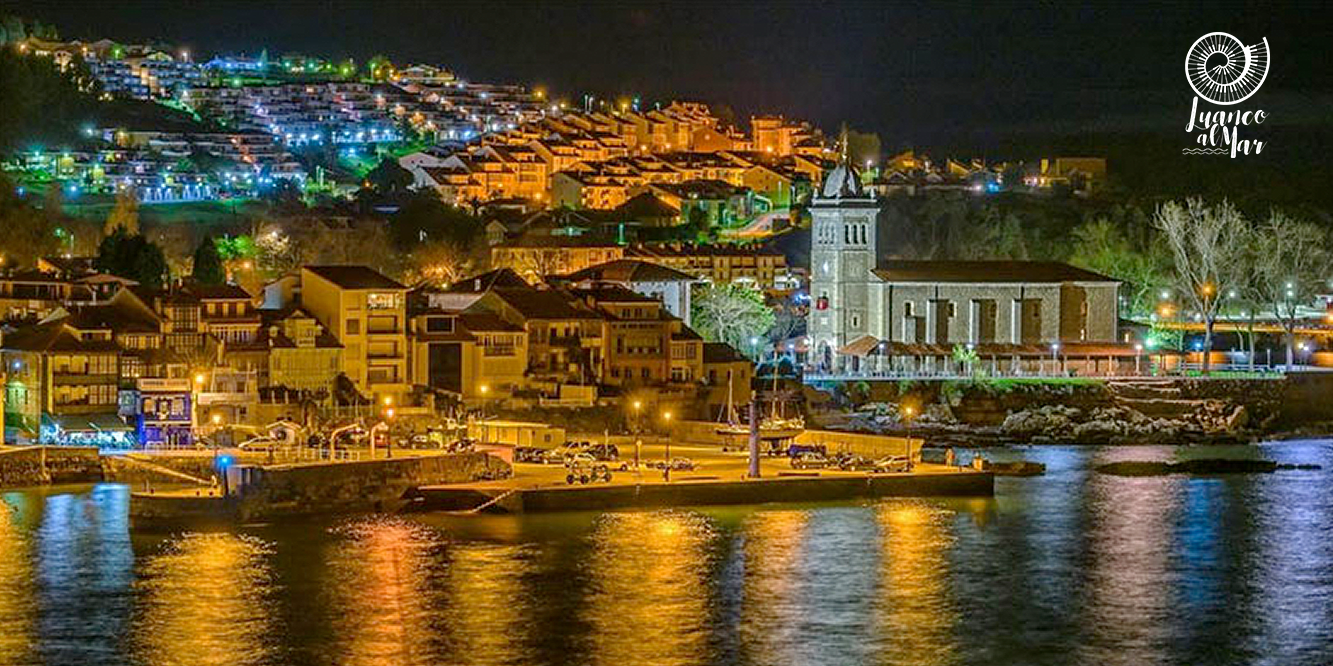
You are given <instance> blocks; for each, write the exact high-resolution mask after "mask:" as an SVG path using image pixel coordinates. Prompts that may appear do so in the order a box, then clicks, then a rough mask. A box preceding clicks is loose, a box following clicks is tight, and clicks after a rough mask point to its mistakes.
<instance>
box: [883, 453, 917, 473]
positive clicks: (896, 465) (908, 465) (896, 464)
mask: <svg viewBox="0 0 1333 666" xmlns="http://www.w3.org/2000/svg"><path fill="white" fill-rule="evenodd" d="M910 469H912V461H911V459H910V458H908V457H907V456H884V457H883V458H880V459H879V460H876V461H875V471H876V472H906V471H909V470H910Z"/></svg>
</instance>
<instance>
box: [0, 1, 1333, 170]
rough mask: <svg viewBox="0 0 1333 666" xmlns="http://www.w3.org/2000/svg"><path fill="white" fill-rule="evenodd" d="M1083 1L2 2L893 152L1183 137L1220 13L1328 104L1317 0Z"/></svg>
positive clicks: (93, 29)
mask: <svg viewBox="0 0 1333 666" xmlns="http://www.w3.org/2000/svg"><path fill="white" fill-rule="evenodd" d="M946 4H947V6H943V5H946ZM1075 5H1077V3H1062V4H1054V3H1052V4H1042V5H1037V6H1032V7H1030V8H1024V9H1021V10H1013V9H1009V8H1008V4H1007V3H985V4H979V5H975V6H972V5H966V6H965V5H961V4H955V3H939V5H937V6H932V5H924V6H910V5H900V4H897V3H887V2H886V3H827V4H825V3H817V2H801V3H770V4H768V5H758V4H748V3H729V2H716V3H702V2H676V3H631V2H620V3H605V2H599V3H589V4H578V3H573V2H568V3H566V2H560V3H555V2H550V3H527V2H524V3H498V2H490V3H486V2H483V3H453V2H402V1H382V2H368V1H367V2H325V3H306V2H288V3H272V2H264V3H251V2H227V3H224V2H171V3H155V2H140V3H136V2H130V1H126V2H110V1H104V2H83V1H81V0H74V1H70V0H63V1H59V2H45V1H42V2H32V1H28V2H12V1H11V0H3V7H4V11H5V12H6V13H16V14H20V15H26V16H32V17H37V18H39V19H41V20H43V21H49V22H52V23H55V24H56V25H57V26H58V27H60V28H61V30H62V36H63V37H65V38H89V37H102V36H107V37H112V38H116V39H118V40H121V41H141V40H149V39H161V40H165V41H170V42H176V43H181V44H183V45H186V46H188V47H189V48H191V49H192V50H194V51H195V52H199V53H213V52H248V53H257V52H258V51H259V49H261V48H268V50H269V54H270V55H271V56H276V55H279V54H281V53H283V52H286V51H298V52H308V53H311V54H318V55H332V56H352V57H356V58H357V59H358V60H361V61H364V60H365V59H366V58H367V57H369V56H371V55H373V54H375V53H384V54H386V55H388V56H390V57H391V58H392V59H394V60H395V61H396V62H400V63H402V62H416V61H424V62H432V63H439V64H443V65H446V66H448V67H450V68H452V69H453V70H454V71H455V72H457V73H458V74H459V75H461V76H463V77H464V78H468V79H471V80H477V81H500V82H518V83H525V84H541V85H544V86H547V87H548V88H549V89H550V90H551V91H552V93H553V94H554V95H557V96H564V97H567V98H569V99H571V100H577V99H579V97H580V95H581V94H582V93H584V92H594V93H597V94H600V95H602V96H609V97H613V98H614V97H617V96H621V95H633V94H637V95H640V96H642V97H643V98H644V99H645V100H665V99H670V98H685V99H701V100H704V101H709V102H720V103H726V104H729V105H731V106H732V107H734V108H735V110H736V111H737V112H738V114H740V115H742V116H743V115H744V114H747V113H749V112H751V111H771V112H777V113H785V114H787V115H791V116H797V117H802V118H809V119H811V120H814V121H815V122H816V123H818V124H819V125H821V126H822V127H824V128H826V129H829V130H832V129H834V128H836V127H837V125H838V124H839V123H840V122H843V121H846V122H849V123H850V124H852V125H853V126H854V127H858V128H864V129H868V130H873V131H876V132H879V133H880V134H881V136H882V137H883V139H884V144H885V147H886V149H892V148H896V147H905V146H914V145H915V146H943V147H952V146H969V147H972V148H974V149H976V150H980V151H984V150H986V149H988V148H991V147H993V146H998V145H1004V144H1006V143H1007V142H1010V141H1013V140H1015V139H1021V138H1022V137H1024V136H1027V135H1033V134H1053V133H1056V134H1058V133H1078V132H1089V131H1093V132H1097V131H1104V132H1161V133H1178V134H1180V135H1181V136H1183V134H1184V133H1183V129H1184V122H1185V120H1186V116H1187V115H1188V105H1189V100H1190V97H1191V95H1190V92H1189V89H1188V87H1187V85H1186V82H1185V78H1184V74H1183V67H1184V55H1185V51H1186V50H1187V49H1188V48H1189V46H1190V44H1191V43H1192V42H1193V41H1194V40H1195V39H1196V38H1198V37H1199V36H1200V35H1202V34H1204V33H1205V32H1211V31H1219V30H1220V31H1226V32H1231V33H1232V34H1235V35H1236V36H1238V37H1240V38H1241V40H1242V41H1244V42H1245V43H1254V42H1257V41H1258V40H1259V39H1260V38H1262V37H1267V38H1268V41H1269V44H1270V47H1271V49H1272V53H1273V66H1272V70H1271V71H1270V73H1269V77H1268V80H1267V82H1266V83H1265V85H1264V88H1263V89H1262V90H1261V91H1260V92H1259V94H1257V95H1256V96H1255V97H1254V98H1252V101H1253V103H1254V105H1255V106H1260V107H1263V108H1265V109H1267V110H1269V112H1270V114H1271V116H1272V120H1273V123H1274V124H1275V125H1276V124H1285V125H1313V124H1320V123H1322V124H1327V121H1328V119H1330V118H1333V84H1331V83H1330V82H1331V81H1333V77H1331V76H1330V68H1329V64H1328V62H1327V55H1326V54H1327V53H1328V52H1329V50H1330V45H1333V27H1330V22H1329V21H1328V20H1327V16H1326V15H1325V11H1324V9H1326V8H1321V7H1320V5H1316V4H1310V5H1303V6H1302V5H1291V4H1287V5H1283V6H1282V7H1281V9H1273V8H1269V7H1262V6H1253V5H1252V6H1229V5H1227V4H1226V3H1217V2H1213V3H1201V4H1190V5H1173V6H1171V7H1167V8H1161V7H1149V6H1138V5H1137V3H1123V2H1116V3H1105V4H1101V3H1098V4H1094V5H1091V6H1083V7H1078V6H1075ZM1297 131H1299V130H1292V132H1297ZM1293 136H1296V135H1295V134H1293Z"/></svg>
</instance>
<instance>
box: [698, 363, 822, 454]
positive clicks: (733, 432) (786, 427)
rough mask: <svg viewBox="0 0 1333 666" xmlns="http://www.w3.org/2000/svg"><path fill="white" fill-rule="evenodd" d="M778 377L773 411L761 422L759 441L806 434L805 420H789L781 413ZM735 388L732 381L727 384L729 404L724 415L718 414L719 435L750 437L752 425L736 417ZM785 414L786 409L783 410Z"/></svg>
mask: <svg viewBox="0 0 1333 666" xmlns="http://www.w3.org/2000/svg"><path fill="white" fill-rule="evenodd" d="M777 388H778V375H777V373H776V372H774V373H773V400H772V404H773V410H772V412H771V413H770V414H767V415H765V416H764V417H763V418H761V419H760V421H759V439H763V440H783V439H791V438H793V437H796V436H797V435H799V434H801V433H802V432H805V419H803V418H801V417H800V416H799V415H798V416H795V417H791V418H788V417H786V416H785V414H783V413H780V412H779V409H778V406H779V404H780V403H781V402H782V401H780V400H778V399H777ZM733 390H734V389H733V386H732V383H731V381H728V382H727V404H726V406H725V407H723V408H722V413H720V414H718V421H719V424H718V428H717V434H719V435H724V436H743V437H748V436H749V435H750V424H748V423H741V422H740V419H739V418H738V417H737V415H736V403H735V400H734V397H733ZM783 412H785V409H784V410H783Z"/></svg>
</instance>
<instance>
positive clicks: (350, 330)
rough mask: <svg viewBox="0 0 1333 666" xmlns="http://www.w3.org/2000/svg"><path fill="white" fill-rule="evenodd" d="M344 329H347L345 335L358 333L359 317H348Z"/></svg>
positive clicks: (359, 330)
mask: <svg viewBox="0 0 1333 666" xmlns="http://www.w3.org/2000/svg"><path fill="white" fill-rule="evenodd" d="M346 330H347V335H360V333H361V320H360V319H348V320H347V329H346Z"/></svg>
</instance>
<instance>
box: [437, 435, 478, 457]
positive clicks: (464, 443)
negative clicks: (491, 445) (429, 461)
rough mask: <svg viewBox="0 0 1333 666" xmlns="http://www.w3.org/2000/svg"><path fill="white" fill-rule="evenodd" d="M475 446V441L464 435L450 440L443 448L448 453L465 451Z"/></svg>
mask: <svg viewBox="0 0 1333 666" xmlns="http://www.w3.org/2000/svg"><path fill="white" fill-rule="evenodd" d="M475 448H477V443H476V442H474V441H472V440H470V439H468V438H466V437H464V438H462V439H458V440H454V441H453V442H450V443H449V445H448V446H446V447H444V450H445V451H448V452H449V453H467V452H468V451H471V450H473V449H475Z"/></svg>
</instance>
